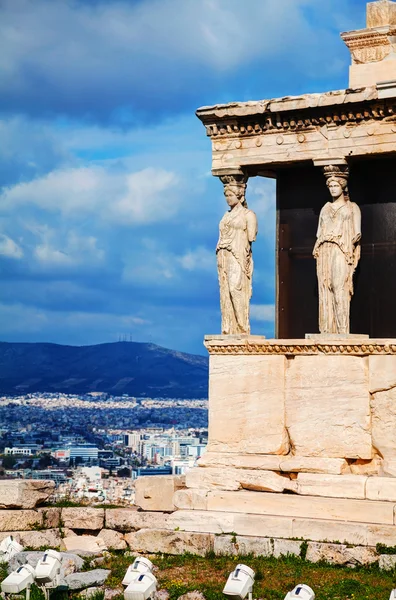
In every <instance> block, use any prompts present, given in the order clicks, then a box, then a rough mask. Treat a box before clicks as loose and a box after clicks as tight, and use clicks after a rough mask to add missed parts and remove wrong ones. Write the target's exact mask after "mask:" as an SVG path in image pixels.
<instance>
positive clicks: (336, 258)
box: [313, 200, 361, 334]
mask: <svg viewBox="0 0 396 600" xmlns="http://www.w3.org/2000/svg"><path fill="white" fill-rule="evenodd" d="M360 238H361V213H360V208H359V207H358V205H357V204H355V203H354V202H351V201H350V200H347V202H344V203H342V204H341V205H337V204H336V203H332V202H327V204H325V206H324V207H323V208H322V210H321V213H320V217H319V227H318V232H317V241H316V244H315V248H314V251H313V254H314V256H315V258H316V260H317V265H316V267H317V275H318V286H319V331H320V332H321V333H338V334H343V333H345V334H348V333H349V312H350V310H349V309H350V302H351V296H352V295H353V274H354V272H355V269H356V266H357V264H358V262H359V259H360V245H359V243H358V242H359V240H360Z"/></svg>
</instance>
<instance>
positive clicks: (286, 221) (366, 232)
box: [277, 157, 396, 338]
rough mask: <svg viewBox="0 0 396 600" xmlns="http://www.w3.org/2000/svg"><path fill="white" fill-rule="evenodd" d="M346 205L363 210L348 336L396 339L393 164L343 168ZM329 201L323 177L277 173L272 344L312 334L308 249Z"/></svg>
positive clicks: (312, 274)
mask: <svg viewBox="0 0 396 600" xmlns="http://www.w3.org/2000/svg"><path fill="white" fill-rule="evenodd" d="M349 191H350V196H351V200H352V201H353V202H356V203H357V204H359V206H360V209H361V211H362V257H361V260H360V264H359V267H358V269H357V272H356V274H355V278H354V283H355V295H354V297H353V298H352V303H351V332H352V333H368V334H369V335H370V337H382V338H384V337H392V338H396V157H391V158H381V159H365V160H360V161H356V162H352V163H350V180H349ZM329 199H330V195H329V193H328V191H327V187H326V183H325V178H324V176H323V174H322V170H321V169H320V168H317V167H313V166H301V167H290V168H287V169H279V171H278V173H277V211H278V235H277V240H278V241H277V245H278V254H277V283H278V303H277V319H278V323H277V337H279V338H303V337H304V336H305V334H306V333H315V332H317V331H318V289H317V279H316V262H315V260H314V258H313V257H312V249H313V246H314V244H315V239H316V229H317V225H318V219H319V213H320V210H321V208H322V206H323V205H324V204H325V203H326V202H327V201H328V200H329Z"/></svg>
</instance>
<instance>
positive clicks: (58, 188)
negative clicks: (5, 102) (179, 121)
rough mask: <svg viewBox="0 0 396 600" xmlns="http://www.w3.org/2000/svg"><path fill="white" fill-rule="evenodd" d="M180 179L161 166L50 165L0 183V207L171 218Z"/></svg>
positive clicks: (131, 221)
mask: <svg viewBox="0 0 396 600" xmlns="http://www.w3.org/2000/svg"><path fill="white" fill-rule="evenodd" d="M178 184H179V180H178V178H177V176H176V175H175V174H174V173H172V172H169V171H166V170H164V169H153V168H147V169H143V170H141V171H138V172H136V173H131V172H116V171H114V170H110V169H106V168H104V167H101V166H90V167H79V168H69V169H60V170H55V171H52V172H51V173H48V175H45V176H44V177H40V178H37V179H33V180H32V181H29V182H27V183H18V184H16V185H14V186H9V187H7V188H5V189H4V191H3V193H2V194H1V196H0V201H1V207H2V211H3V212H6V211H7V210H8V211H14V210H15V207H17V206H21V205H27V204H31V205H34V206H37V207H39V208H42V209H45V210H49V211H53V212H60V213H62V214H63V215H65V216H67V217H71V218H74V219H78V218H79V217H83V218H86V216H87V215H95V217H99V218H102V219H103V220H104V221H106V222H107V221H109V220H110V221H113V222H115V223H118V224H126V225H141V224H143V223H144V224H146V223H155V222H158V221H163V220H167V219H169V218H171V217H172V216H173V215H174V214H175V212H176V211H177V209H178V206H179V196H178Z"/></svg>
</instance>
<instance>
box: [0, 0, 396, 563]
mask: <svg viewBox="0 0 396 600" xmlns="http://www.w3.org/2000/svg"><path fill="white" fill-rule="evenodd" d="M342 39H343V40H344V42H345V43H346V45H347V47H348V48H349V50H350V52H351V57H352V65H351V67H350V79H349V86H348V89H346V90H341V91H333V92H327V93H323V94H308V95H304V96H299V97H286V98H280V99H273V100H260V101H258V102H245V103H237V102H235V103H231V104H226V105H217V106H211V107H204V108H200V109H199V110H198V111H197V115H198V117H199V119H200V120H201V121H202V122H203V124H204V125H205V128H206V132H207V135H208V136H209V138H210V140H211V143H212V153H213V163H212V166H213V174H214V175H215V176H218V177H219V178H220V180H221V182H222V183H223V184H224V189H225V196H226V199H227V202H228V204H229V207H230V210H229V211H228V212H227V213H226V214H225V216H224V217H223V219H222V221H221V224H220V239H219V243H218V246H217V259H218V271H219V281H220V297H221V309H222V328H221V330H222V334H221V335H211V336H210V335H209V336H206V338H205V345H206V348H207V349H208V352H209V354H210V380H209V445H208V451H207V453H206V454H205V455H204V456H203V457H202V458H201V459H200V460H199V466H198V467H196V468H194V469H192V470H191V471H189V472H188V473H187V475H186V481H185V482H184V481H181V480H178V479H177V478H172V477H168V478H165V479H164V478H161V477H155V478H154V477H149V478H144V477H142V478H140V479H139V480H138V481H137V483H136V503H137V504H138V506H140V508H141V509H142V511H130V510H113V511H112V510H110V509H109V510H106V511H105V512H106V514H105V515H104V514H99V524H97V525H95V526H94V525H91V527H92V528H95V529H97V530H99V529H100V528H101V527H105V528H106V530H102V533H103V532H106V531H107V530H111V531H110V533H108V532H107V534H108V535H110V534H111V538H112V539H113V538H114V531H115V532H116V534H117V535H116V537H117V536H118V537H119V536H121V537H122V536H124V538H125V539H122V540H121V542H122V543H123V544H125V541H126V542H127V543H128V545H129V547H130V549H131V550H133V551H135V552H136V551H140V552H173V553H178V552H183V551H190V552H193V553H196V554H205V552H207V551H209V550H214V551H215V552H216V553H230V554H240V553H246V554H247V553H253V554H263V555H270V554H272V555H275V556H279V555H280V554H286V553H292V554H300V553H303V555H304V556H306V558H307V559H308V560H311V561H318V560H321V559H327V560H330V561H332V562H335V563H337V564H351V565H357V564H362V563H373V562H379V564H380V566H381V567H382V568H394V567H395V566H396V557H395V556H394V555H393V556H392V555H391V554H386V553H385V554H384V555H383V556H379V555H378V552H377V551H376V545H377V544H382V545H383V546H392V547H394V546H396V310H395V307H396V45H395V40H396V2H391V1H390V0H378V1H377V2H370V3H369V4H368V6H367V28H366V29H364V30H362V31H352V32H348V33H343V34H342ZM258 176H259V177H260V176H262V177H273V178H276V181H277V249H276V251H277V271H276V284H277V297H276V339H265V338H264V337H262V336H257V335H251V334H250V331H249V318H248V314H249V300H250V296H251V286H252V272H253V263H252V253H251V245H252V243H253V241H254V239H255V237H256V233H257V222H256V217H255V215H254V213H252V212H251V211H249V209H248V208H246V206H245V189H246V185H248V181H249V178H251V177H258ZM326 184H327V185H326ZM331 200H332V202H331ZM259 293H260V291H259V290H257V294H258V295H259ZM352 294H353V297H352ZM318 330H319V331H318ZM315 331H316V332H318V333H312V332H315ZM350 331H352V332H353V333H350ZM147 480H148V481H147ZM154 480H155V481H154ZM0 494H1V490H0ZM0 500H1V498H0ZM54 510H60V509H54ZM62 510H63V512H64V511H76V510H77V509H62ZM85 510H87V509H85ZM92 510H95V509H92ZM97 510H99V511H100V510H102V509H97ZM0 512H6V511H0ZM25 512H29V515H26V518H28V517H29V519H31V518H32V515H30V513H32V512H34V511H31V510H29V511H25ZM63 512H62V520H63V521H64V524H65V526H66V527H68V528H69V530H70V531H71V533H74V529H76V530H77V532H78V531H79V530H81V528H82V527H83V528H84V529H87V528H88V529H89V527H90V525H87V523H88V521H90V522H91V521H94V520H95V519H92V518H91V515H90V518H89V519H88V518H87V516H84V515H81V517H82V518H83V521H84V526H82V525H81V521H80V520H78V519H77V520H74V521H73V520H71V517H72V515H68V514H63ZM8 513H13V514H7V515H4V514H3V515H1V514H0V517H2V518H3V521H4V522H3V525H2V523H1V522H0V529H1V530H2V531H3V534H4V535H8V534H7V533H6V532H7V531H8V532H10V531H15V530H18V529H20V530H21V531H22V529H24V528H25V529H26V528H28V527H27V526H26V525H25V524H20V523H19V522H16V521H15V519H17V518H18V519H20V518H21V517H20V515H19V513H18V511H8ZM14 513H18V514H14ZM102 513H104V511H103V510H102ZM40 514H41V513H40ZM73 514H74V517H75V519H76V513H73ZM36 516H37V515H36ZM39 516H40V515H39ZM69 516H70V520H69V521H68V520H67V518H68V517H69ZM35 518H36V517H35ZM40 518H41V521H40V523H41V522H42V519H43V518H44V517H43V516H42V515H41V517H40ZM47 518H48V517H47ZM60 518H61V517H60V516H59V515H58V519H60ZM97 520H98V519H96V520H95V522H96V521H97ZM0 521H1V519H0ZM18 523H19V524H18ZM113 530H114V531H113ZM31 533H33V532H31ZM34 533H36V534H38V533H40V534H41V532H34ZM3 534H2V535H3ZM21 535H22V534H21ZM103 535H104V533H103ZM118 537H117V539H118ZM21 539H22V538H21ZM23 539H24V538H23ZM302 540H305V541H306V542H307V543H306V544H305V542H303V541H302ZM121 542H120V543H121ZM36 543H37V544H38V545H42V543H43V542H42V541H41V538H40V540H36ZM29 545H32V541H31V536H30V537H29Z"/></svg>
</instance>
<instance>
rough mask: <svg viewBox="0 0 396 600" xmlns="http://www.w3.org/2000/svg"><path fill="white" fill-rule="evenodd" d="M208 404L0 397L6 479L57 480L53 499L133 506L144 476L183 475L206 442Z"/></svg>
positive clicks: (95, 395) (98, 396)
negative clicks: (136, 485)
mask: <svg viewBox="0 0 396 600" xmlns="http://www.w3.org/2000/svg"><path fill="white" fill-rule="evenodd" d="M207 410H208V403H207V400H180V399H177V398H175V399H166V400H164V399H161V398H152V399H149V398H133V397H129V396H126V395H124V396H117V397H116V396H109V395H108V394H105V393H100V392H92V393H88V394H85V395H66V394H61V393H33V394H25V395H20V396H12V397H9V396H2V397H0V461H1V471H0V477H2V478H25V479H29V478H33V479H52V480H54V481H55V483H56V486H57V487H56V491H55V494H54V498H53V501H54V502H57V501H65V500H70V501H78V502H86V503H103V504H121V505H123V504H125V505H128V504H133V500H134V489H133V481H134V480H135V479H136V478H137V477H140V476H142V475H166V474H180V475H181V474H184V473H185V472H186V471H187V470H188V469H189V468H191V467H193V466H194V465H195V464H196V460H197V459H198V458H199V457H200V456H201V455H202V454H203V453H204V452H205V450H206V445H207Z"/></svg>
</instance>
